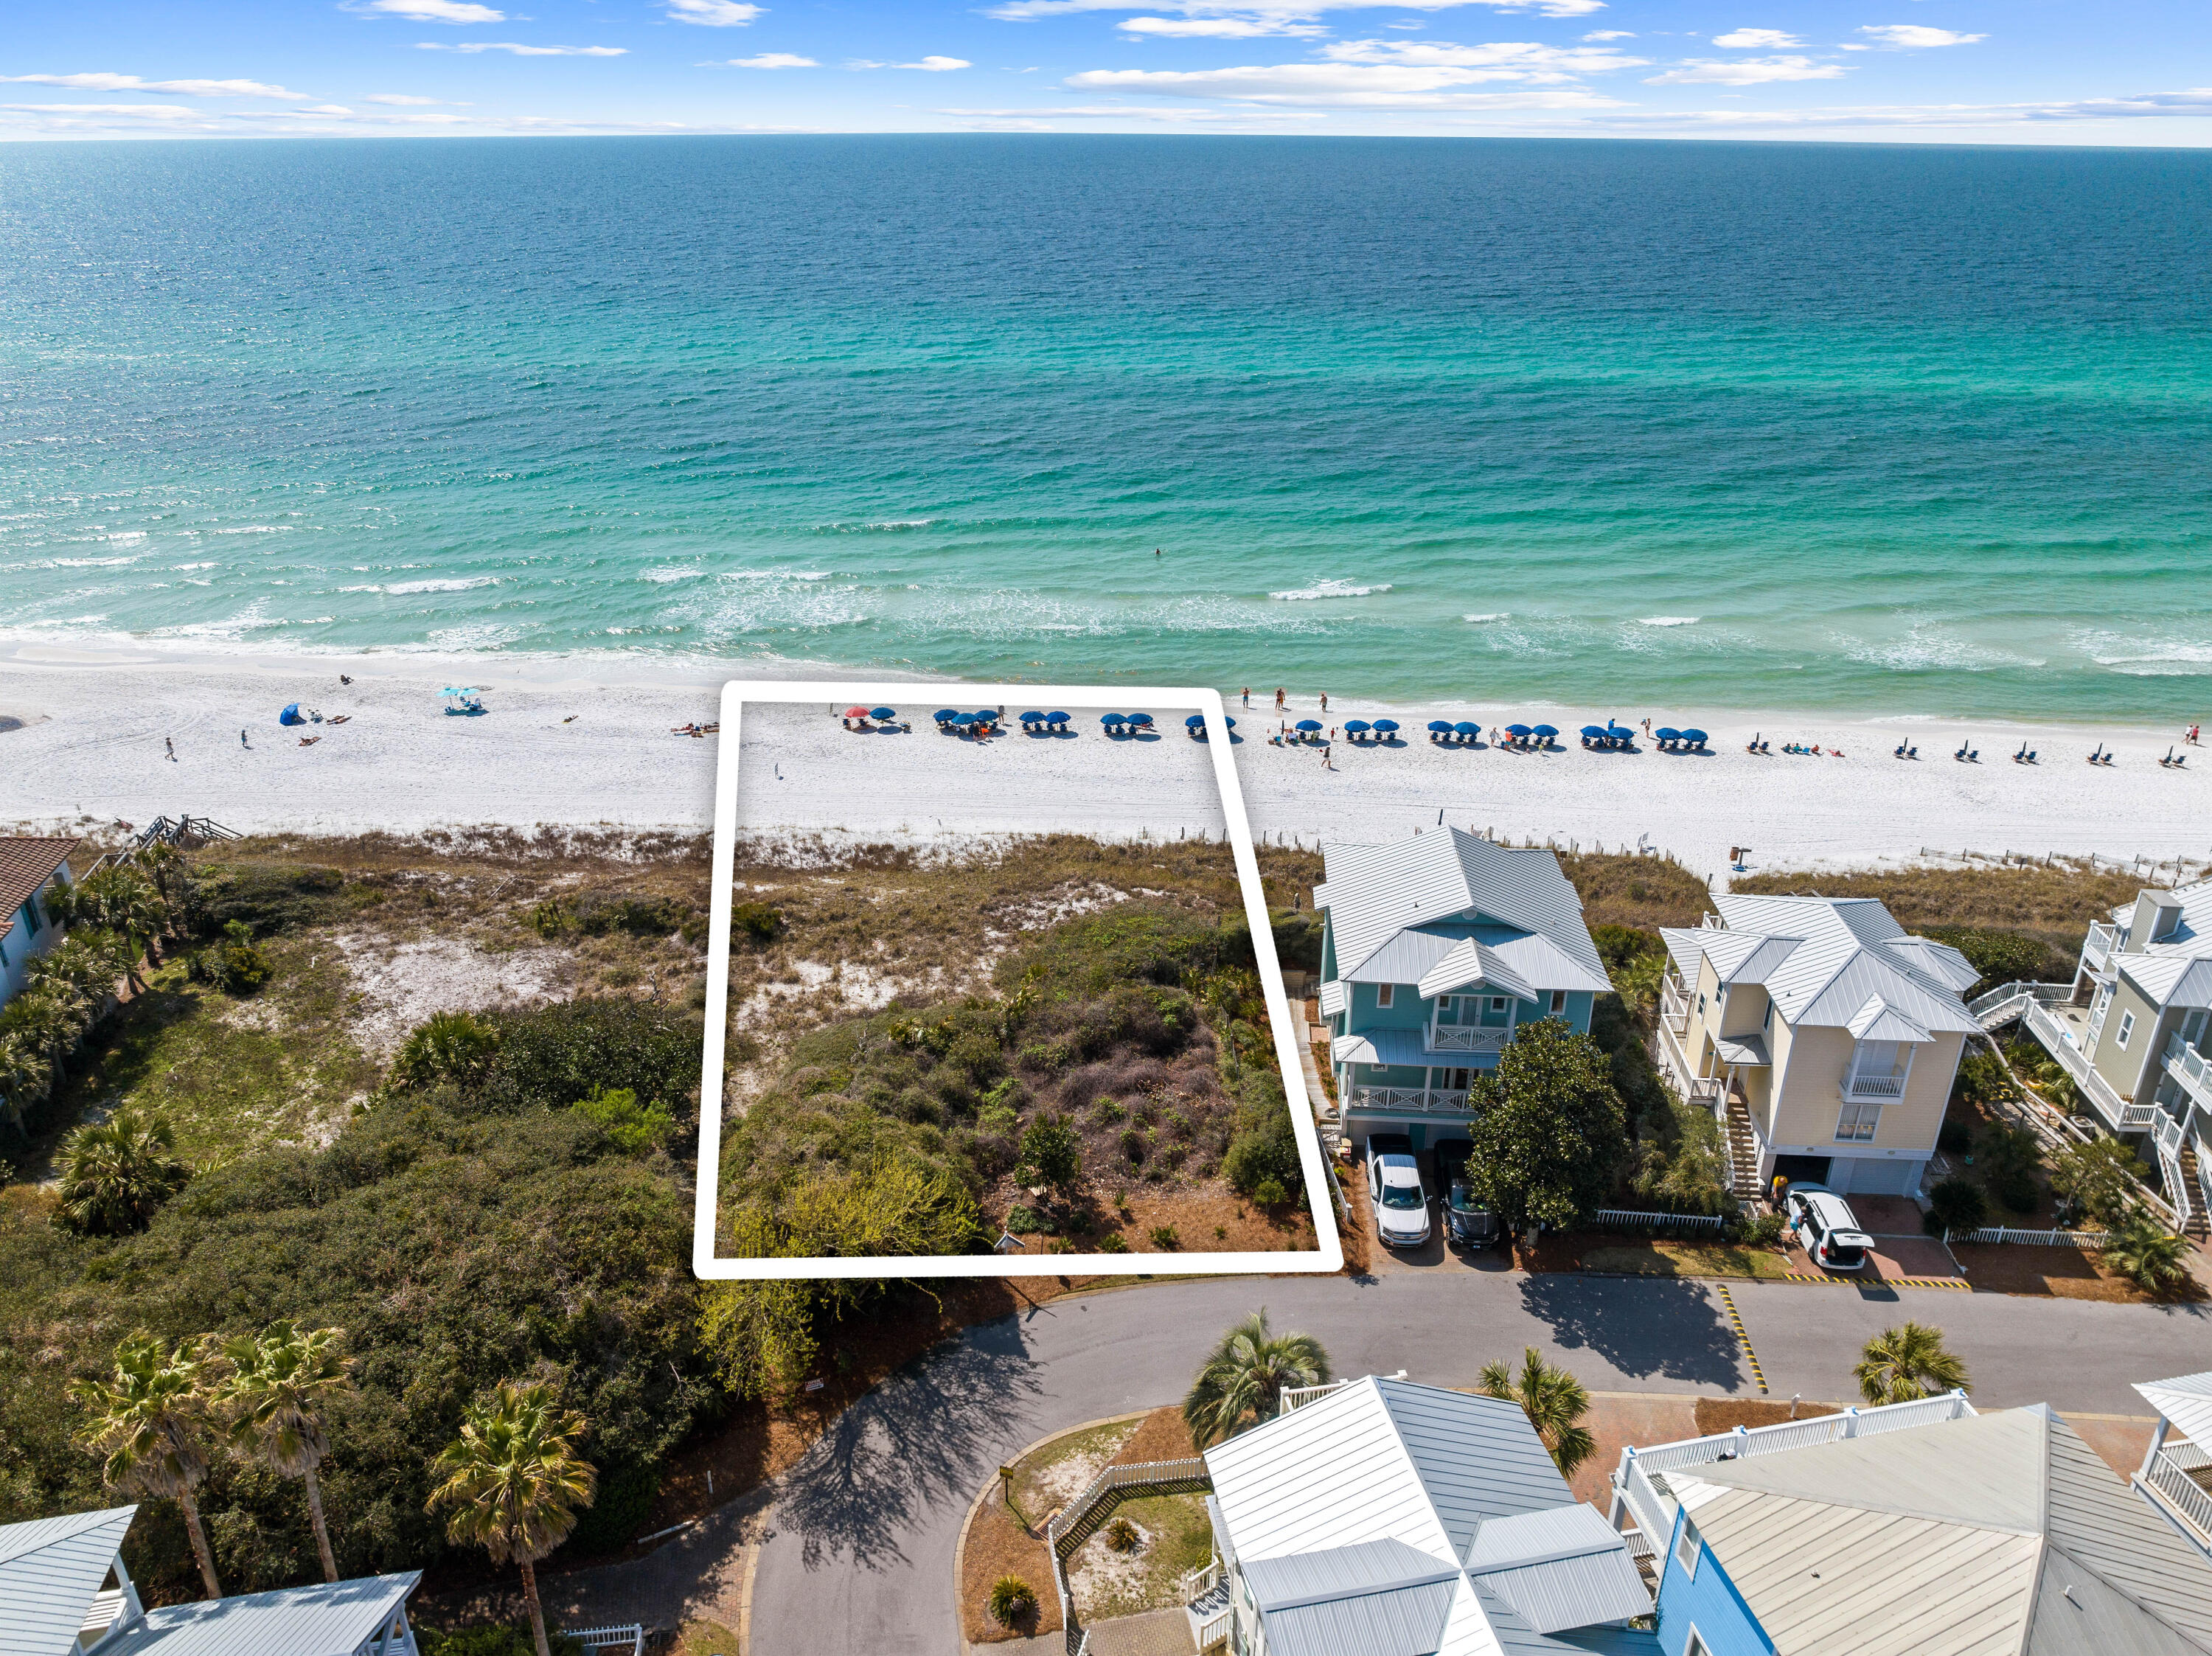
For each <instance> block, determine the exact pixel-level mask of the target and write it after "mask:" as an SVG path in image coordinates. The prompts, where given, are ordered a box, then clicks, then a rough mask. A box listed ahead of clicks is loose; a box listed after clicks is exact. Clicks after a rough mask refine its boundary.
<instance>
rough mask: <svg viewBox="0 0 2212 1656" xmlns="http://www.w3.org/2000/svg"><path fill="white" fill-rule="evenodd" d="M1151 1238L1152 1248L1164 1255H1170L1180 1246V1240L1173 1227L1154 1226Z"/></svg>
mask: <svg viewBox="0 0 2212 1656" xmlns="http://www.w3.org/2000/svg"><path fill="white" fill-rule="evenodd" d="M1152 1246H1153V1247H1156V1248H1158V1249H1159V1250H1160V1251H1161V1252H1162V1253H1174V1252H1175V1251H1176V1249H1177V1248H1179V1247H1182V1237H1180V1236H1178V1235H1177V1234H1176V1228H1175V1227H1174V1226H1173V1225H1154V1226H1153V1227H1152Z"/></svg>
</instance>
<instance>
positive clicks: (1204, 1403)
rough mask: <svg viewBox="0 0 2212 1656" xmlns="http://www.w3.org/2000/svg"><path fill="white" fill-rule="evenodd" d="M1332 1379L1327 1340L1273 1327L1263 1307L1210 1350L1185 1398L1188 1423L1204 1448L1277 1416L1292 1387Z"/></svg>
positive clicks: (1195, 1440)
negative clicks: (1281, 1330) (1325, 1347)
mask: <svg viewBox="0 0 2212 1656" xmlns="http://www.w3.org/2000/svg"><path fill="white" fill-rule="evenodd" d="M1328 1378H1329V1368H1328V1352H1326V1351H1324V1350H1322V1346H1321V1342H1320V1341H1319V1340H1317V1339H1316V1338H1314V1337H1313V1336H1312V1335H1310V1334H1276V1333H1273V1332H1272V1331H1270V1330H1269V1329H1268V1327H1267V1307H1265V1306H1262V1307H1260V1309H1259V1310H1257V1311H1255V1312H1254V1313H1252V1314H1251V1315H1250V1316H1249V1317H1247V1318H1246V1319H1244V1320H1243V1322H1241V1323H1238V1324H1237V1325H1236V1326H1235V1327H1234V1328H1232V1329H1231V1330H1230V1331H1228V1332H1227V1333H1225V1334H1224V1335H1223V1336H1222V1337H1221V1338H1220V1340H1219V1342H1218V1343H1217V1344H1215V1346H1214V1348H1213V1350H1212V1351H1211V1352H1209V1353H1207V1354H1206V1362H1205V1364H1204V1366H1203V1367H1201V1368H1200V1369H1199V1371H1198V1378H1197V1379H1196V1380H1193V1381H1192V1382H1191V1386H1190V1391H1189V1392H1188V1394H1187V1395H1186V1396H1185V1397H1184V1398H1183V1400H1182V1417H1183V1422H1184V1423H1185V1424H1186V1425H1188V1427H1189V1428H1190V1437H1191V1441H1192V1442H1194V1443H1195V1444H1196V1445H1197V1446H1198V1447H1200V1448H1201V1449H1203V1448H1204V1447H1206V1445H1207V1444H1209V1443H1214V1442H1218V1441H1220V1440H1221V1439H1223V1438H1226V1437H1234V1436H1236V1435H1237V1433H1239V1432H1241V1431H1243V1430H1244V1429H1245V1428H1247V1427H1248V1426H1257V1425H1258V1424H1260V1423H1261V1422H1262V1421H1268V1420H1273V1418H1274V1417H1275V1415H1276V1411H1277V1410H1279V1409H1280V1408H1281V1407H1282V1400H1283V1393H1284V1392H1285V1391H1287V1390H1289V1389H1290V1388H1291V1387H1292V1386H1319V1385H1322V1384H1323V1383H1324V1382H1325V1381H1327V1380H1328Z"/></svg>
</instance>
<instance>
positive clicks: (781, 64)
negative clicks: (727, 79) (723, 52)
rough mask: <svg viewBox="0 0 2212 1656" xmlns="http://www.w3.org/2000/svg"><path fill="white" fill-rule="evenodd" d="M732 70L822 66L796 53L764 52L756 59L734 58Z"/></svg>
mask: <svg viewBox="0 0 2212 1656" xmlns="http://www.w3.org/2000/svg"><path fill="white" fill-rule="evenodd" d="M730 67H731V68H732V69H819V68H821V67H822V65H821V64H817V63H816V62H815V61H814V60H813V59H812V58H802V57H800V56H799V54H798V53H797V52H762V53H761V54H759V56H757V57H754V58H731V59H730Z"/></svg>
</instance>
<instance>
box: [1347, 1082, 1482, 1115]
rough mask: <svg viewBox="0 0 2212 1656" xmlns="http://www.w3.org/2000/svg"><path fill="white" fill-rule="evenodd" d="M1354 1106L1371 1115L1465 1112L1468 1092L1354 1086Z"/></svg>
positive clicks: (1450, 1089) (1441, 1088) (1430, 1088)
mask: <svg viewBox="0 0 2212 1656" xmlns="http://www.w3.org/2000/svg"><path fill="white" fill-rule="evenodd" d="M1352 1108H1353V1109H1355V1110H1359V1111H1363V1112H1364V1113H1367V1114H1369V1115H1465V1114H1466V1113H1467V1091H1466V1089H1464V1088H1458V1089H1454V1088H1447V1087H1354V1088H1352Z"/></svg>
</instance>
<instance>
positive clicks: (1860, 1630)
mask: <svg viewBox="0 0 2212 1656" xmlns="http://www.w3.org/2000/svg"><path fill="white" fill-rule="evenodd" d="M1877 1412H1881V1411H1877ZM1665 1478H1666V1481H1667V1483H1668V1487H1669V1489H1671V1491H1672V1494H1673V1496H1674V1501H1675V1503H1676V1505H1677V1510H1676V1512H1675V1513H1674V1523H1673V1528H1672V1530H1671V1531H1670V1532H1668V1535H1667V1536H1666V1538H1665V1550H1664V1552H1663V1553H1662V1555H1661V1562H1660V1568H1661V1570H1662V1574H1661V1576H1660V1580H1659V1609H1658V1635H1659V1646H1660V1648H1661V1650H1662V1652H1663V1653H1664V1656H1816V1653H1817V1656H1828V1653H1833V1656H1984V1653H1989V1656H1994V1653H1998V1652H2004V1653H2018V1656H2212V1558H2208V1557H2207V1556H2205V1554H2204V1553H2203V1551H2201V1550H2199V1549H2198V1547H2197V1545H2196V1544H2193V1543H2192V1542H2191V1540H2190V1539H2189V1538H2187V1537H2186V1536H2185V1534H2184V1533H2183V1532H2181V1531H2180V1530H2179V1529H2178V1528H2177V1527H2176V1526H2173V1525H2172V1523H2170V1522H2169V1521H2168V1520H2167V1519H2166V1516H2165V1514H2164V1513H2162V1512H2161V1511H2160V1509H2159V1508H2158V1507H2156V1506H2154V1504H2153V1502H2152V1501H2149V1500H2148V1499H2147V1498H2146V1497H2145V1496H2144V1495H2142V1494H2140V1493H2139V1492H2137V1491H2136V1490H2133V1489H2130V1488H2129V1487H2128V1486H2127V1484H2125V1483H2122V1482H2121V1480H2120V1479H2119V1477H2118V1476H2117V1475H2115V1474H2114V1472H2113V1471H2112V1468H2111V1467H2109V1466H2107V1465H2106V1464H2105V1462H2104V1461H2103V1460H2102V1459H2100V1457H2099V1456H2098V1454H2097V1453H2096V1452H2095V1451H2094V1450H2093V1449H2092V1448H2090V1447H2089V1446H2088V1445H2087V1444H2086V1443H2084V1442H2083V1441H2081V1438H2080V1437H2079V1436H2077V1435H2075V1432H2074V1430H2073V1429H2072V1428H2071V1427H2069V1426H2068V1425H2067V1424H2066V1422H2064V1421H2063V1420H2061V1419H2059V1418H2058V1416H2057V1415H2055V1414H2053V1413H2052V1412H2051V1410H2049V1409H2047V1408H2045V1407H2044V1406H2043V1405H2042V1404H2030V1405H2028V1406H2027V1407H2026V1408H2023V1409H2008V1410H2002V1411H2001V1412H1998V1413H1993V1414H1984V1415H1972V1414H1962V1415H1960V1416H1959V1417H1958V1418H1956V1419H1953V1420H1948V1421H1942V1422H1936V1423H1934V1424H1929V1425H1920V1426H1907V1427H1904V1428H1902V1429H1895V1430H1888V1431H1881V1432H1877V1433H1875V1434H1873V1435H1864V1434H1862V1435H1855V1436H1852V1437H1850V1438H1847V1439H1844V1440H1842V1441H1832V1442H1827V1443H1818V1444H1814V1445H1812V1446H1810V1447H1804V1448H1796V1449H1785V1450H1783V1451H1781V1452H1779V1453H1771V1454H1760V1455H1751V1456H1739V1457H1737V1458H1736V1459H1733V1460H1716V1461H1711V1462H1706V1463H1704V1464H1700V1465H1695V1466H1686V1467H1677V1468H1675V1469H1674V1470H1673V1471H1668V1472H1667V1473H1666V1474H1665Z"/></svg>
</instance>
